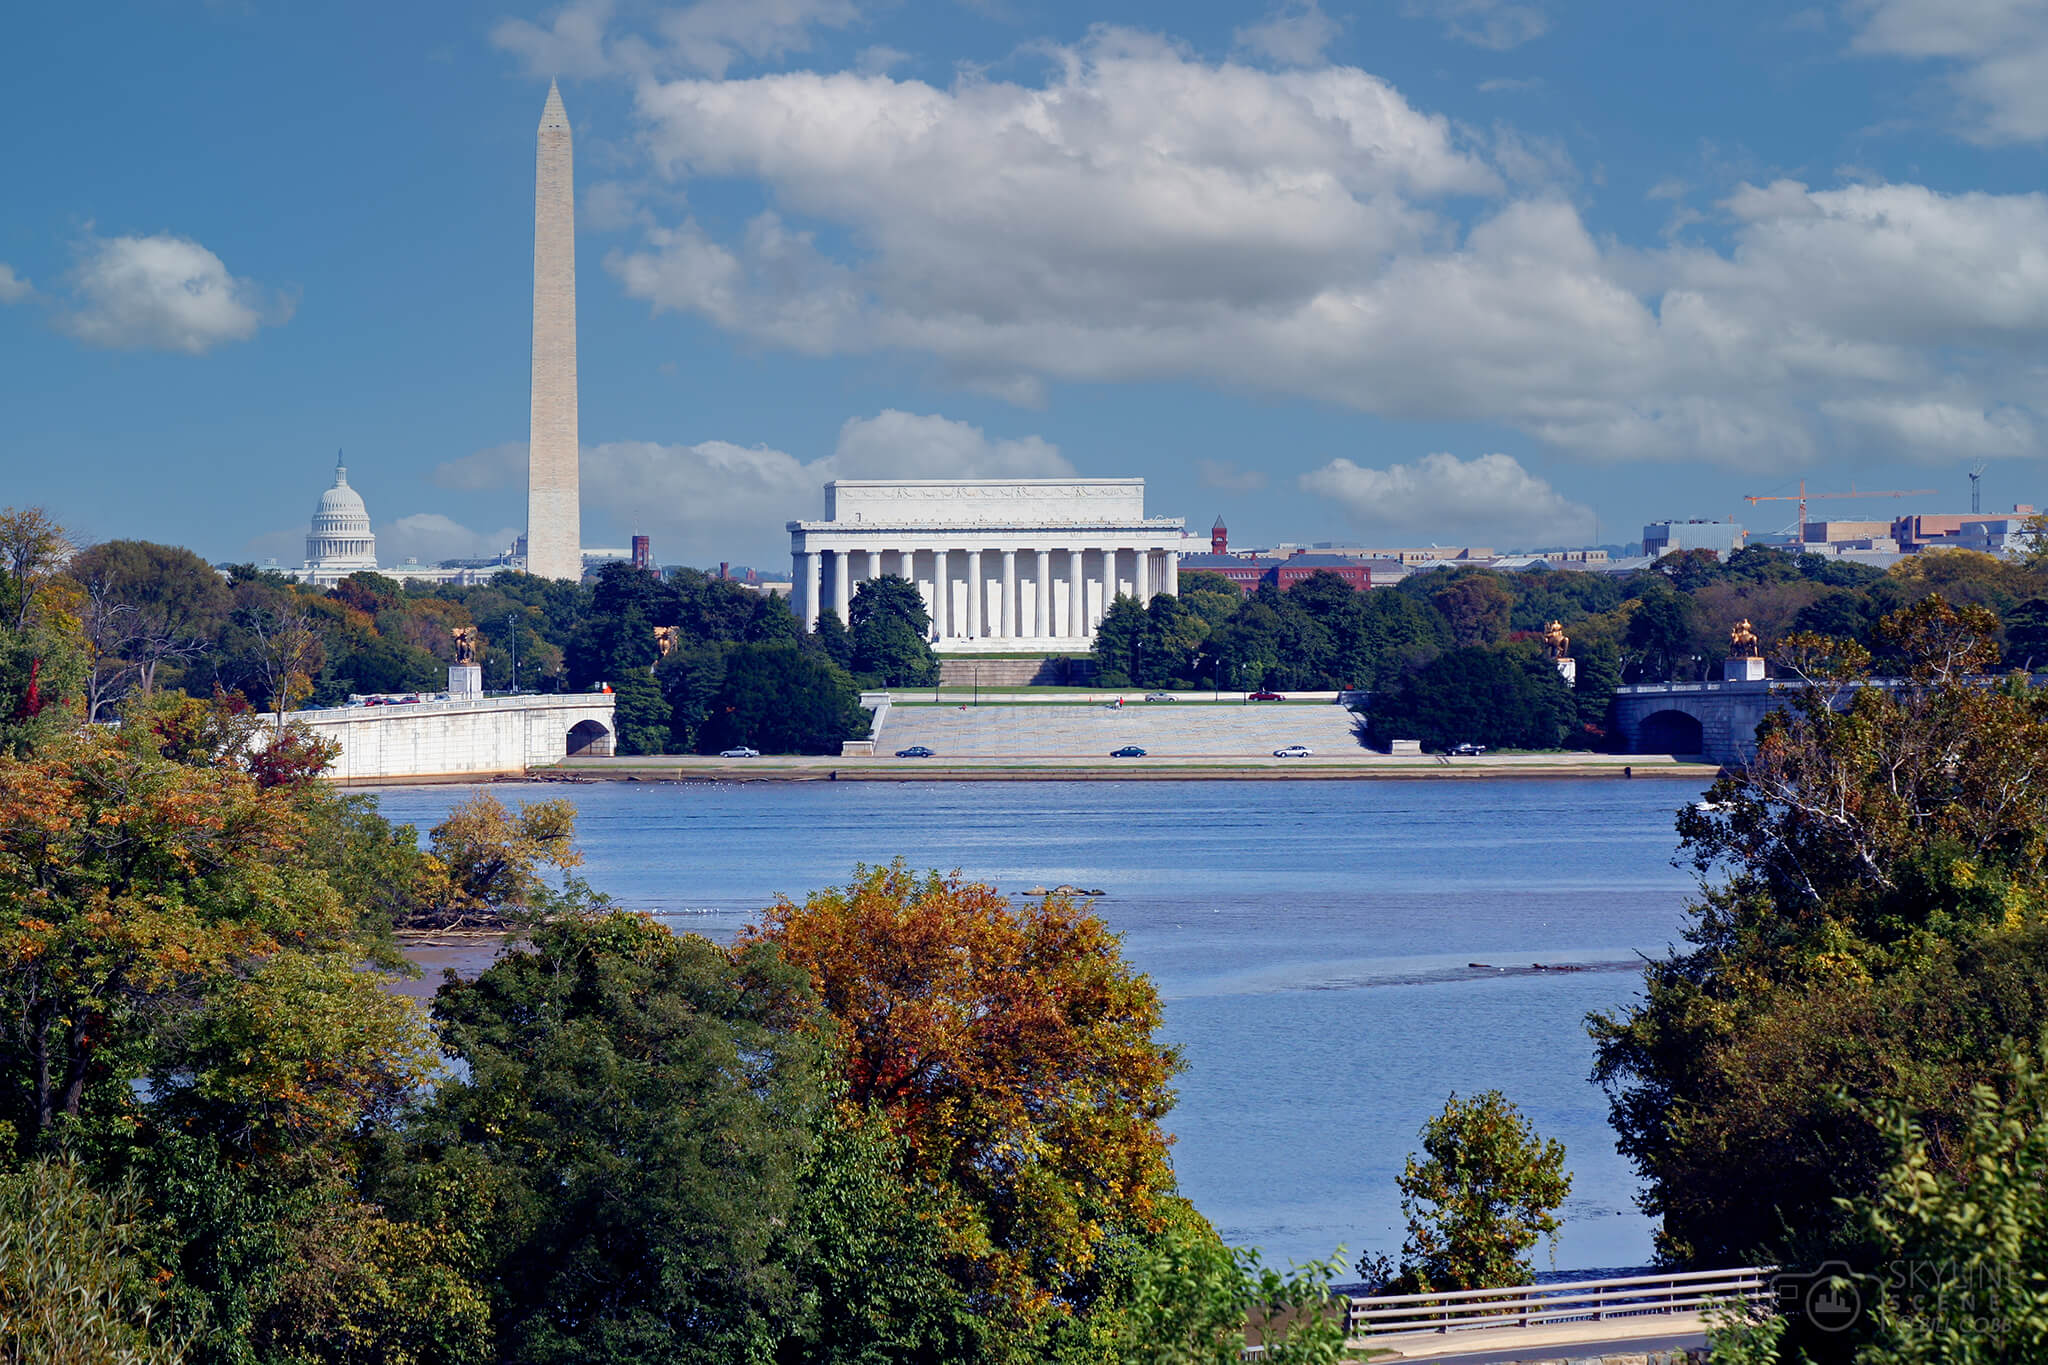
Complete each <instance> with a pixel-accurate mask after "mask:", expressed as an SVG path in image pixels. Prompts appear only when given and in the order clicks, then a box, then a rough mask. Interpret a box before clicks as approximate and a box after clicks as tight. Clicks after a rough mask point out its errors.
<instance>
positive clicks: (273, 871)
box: [0, 725, 350, 1141]
mask: <svg viewBox="0 0 2048 1365" xmlns="http://www.w3.org/2000/svg"><path fill="white" fill-rule="evenodd" d="M304 837H305V824H304V817H303V816H302V815H301V814H300V812H299V811H298V810H297V808H296V807H294V806H293V805H292V804H291V803H290V802H288V801H284V800H280V799H277V798H276V797H275V796H271V795H266V794H265V793H264V792H262V791H261V789H260V788H259V787H258V786H257V783H256V782H255V781H254V780H253V779H252V778H251V777H249V776H248V775H247V774H246V773H242V772H238V771H233V770H227V769H222V768H215V767H188V766H186V765H184V764H182V763H177V762H173V761H171V760H168V759H166V758H165V757H164V756H163V755H162V754H161V753H160V752H159V751H158V750H157V748H156V747H155V744H154V735H153V734H152V732H151V731H150V729H149V727H148V726H146V725H138V726H134V727H129V728H128V729H126V730H124V731H123V732H122V733H121V734H118V735H114V734H109V733H107V732H105V731H101V730H92V731H88V732H85V733H82V734H77V735H72V736H68V737H65V738H63V739H61V740H59V741H57V742H55V743H52V744H50V745H48V746H45V747H44V748H43V749H42V750H40V751H38V752H37V753H36V754H34V755H32V756H31V757H29V758H26V759H16V758H9V757H4V756H0V1062H4V1066H0V1117H4V1118H7V1119H8V1120H10V1121H12V1122H13V1123H14V1124H15V1127H16V1129H17V1131H18V1132H20V1133H21V1135H22V1136H23V1137H24V1138H26V1139H28V1140H30V1141H34V1140H36V1139H37V1138H38V1137H40V1135H41V1134H43V1133H44V1132H46V1131H47V1130H48V1129H49V1128H50V1127H51V1126H52V1125H53V1124H54V1123H55V1122H56V1121H57V1119H58V1118H59V1117H60V1116H62V1115H70V1116H71V1117H74V1118H76V1117H78V1116H79V1115H80V1112H81V1106H82V1104H83V1102H84V1098H85V1095H86V1091H87V1087H88V1085H89V1084H90V1083H92V1082H93V1081H94V1080H95V1079H100V1078H104V1076H105V1075H106V1072H105V1069H104V1067H103V1066H102V1065H101V1060H100V1059H101V1057H102V1056H103V1054H105V1053H106V1052H107V1051H108V1050H109V1049H113V1048H117V1047H119V1046H121V1045H122V1044H124V1043H127V1042H131V1041H132V1040H133V1039H135V1038H136V1037H138V1036H139V1033H140V1032H141V1031H143V1030H146V1029H147V1028H149V1027H151V1026H153V1024H154V1023H155V1022H157V1021H158V1020H160V1019H161V1017H162V1015H163V1012H164V1010H165V1009H166V1007H167V1006H168V1005H169V1004H170V1003H171V1002H173V1001H189V1000H190V999H192V998H193V996H194V995H195V994H196V993H198V992H200V991H202V990H203V989H204V988H205V987H206V986H207V985H208V984H209V983H211V982H215V981H219V980H222V979H224V978H225V977H227V976H230V975H232V974H235V973H238V972H240V971H242V970H246V968H247V967H248V965H249V964H250V963H252V962H254V961H255V960H257V959H259V958H261V957H263V956H265V955H267V954H269V953H271V952H274V951H275V950H276V948H277V947H278V945H279V944H281V943H289V944H293V945H298V946H304V947H313V948H319V947H322V946H331V947H339V946H341V945H342V944H344V943H345V941H346V937H347V935H348V932H349V929H350V919H349V917H348V915H347V914H346V913H345V911H344V907H343V906H342V905H341V903H340V898H339V897H338V896H337V895H335V893H334V892H333V890H332V888H330V887H329V886H328V885H327V884H326V882H325V881H324V879H323V878H322V877H321V876H320V874H319V872H318V871H317V869H313V868H311V867H308V866H306V865H305V860H304V859H303V858H302V857H300V852H301V847H302V844H303V841H304ZM115 1093H119V1092H118V1091H117V1092H115Z"/></svg>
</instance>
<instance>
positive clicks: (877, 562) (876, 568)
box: [868, 550, 908, 583]
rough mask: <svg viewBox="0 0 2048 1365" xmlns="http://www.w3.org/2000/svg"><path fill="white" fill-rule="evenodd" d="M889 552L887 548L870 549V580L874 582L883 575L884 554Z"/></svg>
mask: <svg viewBox="0 0 2048 1365" xmlns="http://www.w3.org/2000/svg"><path fill="white" fill-rule="evenodd" d="M887 553H888V551H886V550H869V551H868V582H870V583H872V582H874V581H875V580H876V579H877V578H880V577H881V576H882V556H883V555H884V554H887ZM905 577H908V575H905Z"/></svg>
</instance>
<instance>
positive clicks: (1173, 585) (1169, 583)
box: [1166, 550, 1180, 597]
mask: <svg viewBox="0 0 2048 1365" xmlns="http://www.w3.org/2000/svg"><path fill="white" fill-rule="evenodd" d="M1166 595H1167V596H1168V597H1178V596H1180V551H1179V550H1168V551H1167V552H1166Z"/></svg>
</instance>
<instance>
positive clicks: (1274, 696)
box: [1252, 687, 1287, 701]
mask: <svg viewBox="0 0 2048 1365" xmlns="http://www.w3.org/2000/svg"><path fill="white" fill-rule="evenodd" d="M1252 700H1253V701H1286V700H1287V698H1285V697H1283V696H1281V695H1280V694H1279V693H1278V692H1268V691H1267V690H1266V689H1264V688H1263V687H1262V688H1260V689H1259V690H1258V691H1256V692H1254V693H1252Z"/></svg>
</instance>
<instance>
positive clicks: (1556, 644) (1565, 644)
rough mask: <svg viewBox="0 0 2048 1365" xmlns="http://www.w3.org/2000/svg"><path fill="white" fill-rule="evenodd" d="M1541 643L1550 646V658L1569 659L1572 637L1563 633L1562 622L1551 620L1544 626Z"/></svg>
mask: <svg viewBox="0 0 2048 1365" xmlns="http://www.w3.org/2000/svg"><path fill="white" fill-rule="evenodd" d="M1543 643H1544V644H1546V645H1548V646H1549V647H1550V657H1551V658H1553V659H1569V658H1570V657H1571V649H1572V637H1571V636H1569V635H1567V634H1565V633H1564V622H1562V621H1552V622H1551V623H1550V624H1549V625H1547V626H1545V627H1544V628H1543Z"/></svg>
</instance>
